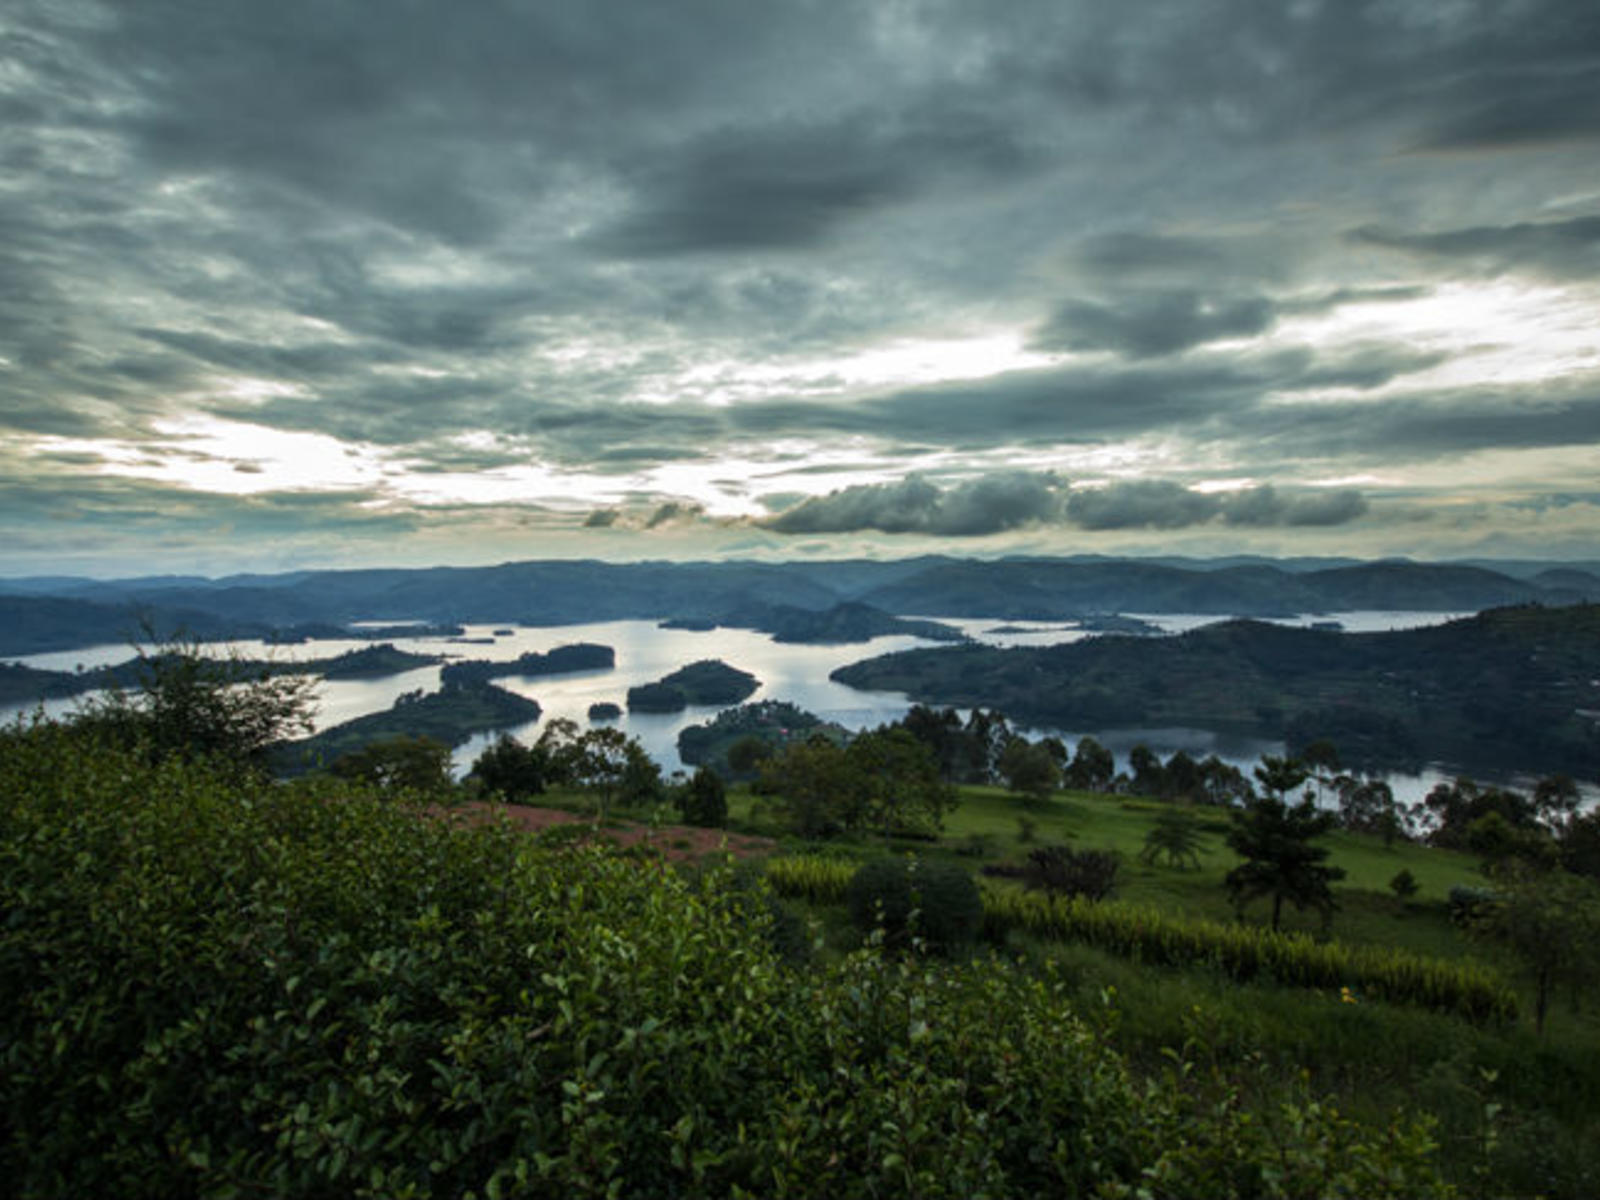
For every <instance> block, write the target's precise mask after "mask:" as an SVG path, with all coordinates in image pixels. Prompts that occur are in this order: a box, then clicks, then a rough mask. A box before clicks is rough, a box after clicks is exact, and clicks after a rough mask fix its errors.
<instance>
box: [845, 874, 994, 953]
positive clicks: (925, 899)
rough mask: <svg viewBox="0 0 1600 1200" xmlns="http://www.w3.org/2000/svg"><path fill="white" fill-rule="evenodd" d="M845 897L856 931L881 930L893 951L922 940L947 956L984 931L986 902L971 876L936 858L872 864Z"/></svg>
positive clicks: (856, 879) (855, 881)
mask: <svg viewBox="0 0 1600 1200" xmlns="http://www.w3.org/2000/svg"><path fill="white" fill-rule="evenodd" d="M845 898H846V900H847V901H848V902H849V905H850V916H851V919H852V920H854V921H855V923H856V928H858V929H860V930H862V931H863V932H870V931H871V930H874V929H878V928H881V929H882V930H883V935H884V942H885V944H886V945H888V946H890V947H895V948H899V947H904V946H906V945H908V944H910V942H911V941H912V940H913V939H919V938H920V939H921V940H922V941H923V942H924V943H925V944H926V945H927V947H928V948H929V949H930V950H933V951H935V952H938V953H949V952H950V951H953V950H957V949H959V948H960V947H962V946H965V945H966V944H967V943H969V942H971V941H972V939H973V937H974V936H975V935H976V934H977V932H978V930H979V929H981V928H982V927H983V897H982V896H981V895H980V894H979V892H978V885H977V884H975V883H973V882H972V876H970V875H968V874H967V873H966V872H965V871H964V870H962V869H961V868H960V867H958V866H956V865H955V864H954V863H949V862H940V861H938V860H937V859H935V860H931V861H930V860H926V859H919V858H916V857H914V856H907V857H905V858H875V859H872V860H871V861H870V862H866V863H863V864H862V865H861V867H860V868H859V869H858V870H857V871H856V873H855V875H854V876H853V877H852V878H851V880H850V887H849V890H848V891H847V892H846V896H845Z"/></svg>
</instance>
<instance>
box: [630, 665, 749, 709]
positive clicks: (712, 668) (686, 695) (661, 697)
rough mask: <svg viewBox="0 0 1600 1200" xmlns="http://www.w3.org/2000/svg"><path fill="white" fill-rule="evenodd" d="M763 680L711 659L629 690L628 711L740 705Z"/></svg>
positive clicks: (681, 668)
mask: <svg viewBox="0 0 1600 1200" xmlns="http://www.w3.org/2000/svg"><path fill="white" fill-rule="evenodd" d="M760 686H761V681H760V680H759V679H757V678H756V677H755V676H754V675H752V674H750V673H749V672H748V671H741V670H739V669H738V668H736V667H730V666H729V665H728V664H727V663H725V662H722V661H721V660H720V659H714V658H708V659H702V660H701V661H699V662H693V663H690V664H689V665H688V666H686V667H680V668H679V669H678V670H676V671H674V672H672V674H670V675H667V676H664V677H663V678H661V679H658V680H656V681H655V682H654V683H645V684H640V685H639V686H638V687H631V688H629V689H628V711H629V712H654V713H671V712H681V711H683V710H684V709H685V708H688V707H689V705H691V704H738V703H739V702H740V701H741V700H745V699H748V698H749V697H750V695H751V694H752V693H754V692H755V690H756V689H757V688H759V687H760Z"/></svg>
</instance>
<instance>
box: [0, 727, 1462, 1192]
mask: <svg viewBox="0 0 1600 1200" xmlns="http://www.w3.org/2000/svg"><path fill="white" fill-rule="evenodd" d="M908 873H909V868H908ZM923 873H924V868H923V867H921V866H919V867H918V868H917V872H916V874H917V876H918V877H919V879H918V885H919V888H920V887H922V886H923V885H924V883H925V882H927V881H925V880H923V879H921V878H920V876H922V875H923ZM927 875H928V876H929V878H930V879H931V878H932V877H933V876H934V872H932V871H931V870H928V871H927ZM758 897H759V893H754V894H753V893H751V892H749V891H748V890H746V889H741V888H737V887H733V886H729V884H728V877H727V875H726V873H725V872H719V871H711V872H707V873H705V874H703V875H690V874H686V873H685V874H680V873H678V872H676V871H674V870H672V869H671V868H669V867H666V866H663V865H661V864H657V863H641V862H640V861H639V860H636V859H627V858H622V857H619V856H616V855H614V854H612V853H610V852H607V851H605V850H602V849H598V848H579V849H568V850H563V851H559V852H556V851H545V850H541V849H539V848H537V847H536V846H534V845H533V844H532V843H531V842H530V840H529V839H527V838H526V837H525V836H523V835H521V834H518V833H516V832H515V831H514V830H513V829H512V828H511V827H510V826H509V825H489V826H472V827H457V826H456V825H453V824H452V823H450V822H448V821H446V820H441V819H429V818H426V817H425V816H424V815H423V813H422V811H421V810H419V809H416V808H412V807H410V806H407V805H403V804H395V803H393V802H384V801H381V800H379V799H376V798H371V797H367V796H365V795H363V794H362V792H361V788H360V786H359V785H339V786H337V787H336V786H334V785H333V784H331V783H329V782H328V781H326V780H323V781H315V780H312V781H302V782H297V783H293V784H289V785H279V786H273V785H269V784H267V783H265V782H263V781H257V780H254V779H252V778H250V777H248V776H240V774H239V773H238V772H236V771H222V770H219V769H218V768H217V766H216V765H215V764H208V763H201V764H185V763H183V762H182V761H179V760H168V761H165V762H162V763H151V762H150V761H148V760H147V759H143V758H140V757H137V756H134V755H130V754H126V753H122V752H119V751H117V750H115V749H114V748H108V747H106V746H103V745H102V746H95V745H93V744H92V743H90V742H87V741H86V740H85V739H83V738H80V737H75V736H74V735H72V734H71V732H70V731H61V730H58V729H55V728H53V727H45V728H43V729H35V730H27V731H18V730H15V729H13V730H10V731H7V730H0V912H3V913H4V914H5V920H4V922H0V1056H3V1057H0V1063H3V1067H0V1114H3V1116H0V1179H4V1180H5V1183H4V1185H3V1186H4V1190H5V1192H6V1194H7V1195H11V1196H16V1197H19V1200H32V1198H42V1197H55V1196H67V1195H83V1196H93V1195H106V1196H117V1197H122V1198H127V1200H141V1198H143V1197H163V1198H165V1197H175V1196H252V1195H271V1196H285V1197H294V1196H349V1197H352V1198H363V1197H431V1196H437V1197H457V1196H466V1195H469V1194H472V1195H477V1196H480V1197H493V1196H509V1195H519V1196H596V1195H621V1196H708V1197H715V1196H735V1195H747V1196H757V1195H759V1196H773V1197H817V1198H819V1200H820V1198H822V1197H828V1198H830V1200H832V1198H835V1197H839V1198H850V1197H864V1196H885V1195H910V1194H916V1195H920V1196H925V1197H929V1198H930V1200H933V1198H939V1197H964V1196H975V1195H986V1196H992V1197H996V1198H1004V1197H1011V1196H1018V1197H1020V1196H1038V1195H1091V1194H1092V1195H1102V1196H1107V1197H1128V1196H1133V1195H1136V1194H1153V1195H1162V1196H1178V1195H1225V1194H1251V1195H1262V1196H1287V1195H1297V1196H1298V1195H1335V1194H1337V1195H1359V1196H1372V1197H1388V1196H1419V1197H1426V1196H1433V1195H1439V1194H1441V1192H1442V1190H1443V1189H1442V1187H1441V1185H1440V1182H1439V1177H1438V1172H1437V1170H1436V1168H1435V1166H1434V1163H1433V1160H1432V1157H1431V1153H1430V1150H1429V1148H1428V1146H1427V1145H1426V1143H1425V1138H1424V1137H1423V1132H1422V1131H1421V1130H1420V1129H1419V1128H1418V1127H1417V1126H1415V1125H1413V1124H1411V1123H1409V1122H1402V1123H1399V1124H1397V1125H1395V1126H1393V1127H1392V1128H1388V1129H1367V1128H1363V1127H1361V1126H1358V1125H1355V1124H1353V1123H1352V1122H1350V1121H1348V1120H1346V1119H1344V1118H1342V1117H1340V1116H1339V1115H1338V1114H1336V1113H1334V1112H1333V1111H1332V1110H1331V1109H1330V1108H1329V1107H1327V1106H1326V1105H1325V1104H1323V1103H1321V1102H1319V1101H1317V1100H1316V1099H1315V1098H1314V1097H1312V1096H1310V1095H1309V1093H1307V1094H1306V1095H1304V1096H1300V1097H1294V1098H1292V1099H1294V1104H1293V1106H1292V1107H1291V1105H1290V1104H1289V1103H1288V1102H1287V1101H1286V1102H1285V1103H1284V1105H1283V1106H1282V1110H1281V1111H1279V1110H1278V1109H1277V1108H1274V1109H1273V1110H1272V1111H1271V1112H1266V1111H1264V1110H1262V1111H1257V1110H1256V1109H1253V1108H1251V1107H1250V1106H1249V1105H1248V1104H1245V1103H1238V1104H1227V1105H1210V1104H1206V1105H1199V1104H1195V1103H1193V1102H1192V1100H1191V1098H1190V1095H1189V1092H1188V1091H1187V1090H1186V1089H1185V1088H1184V1087H1183V1085H1182V1084H1181V1083H1180V1082H1173V1081H1169V1080H1166V1079H1163V1078H1154V1079H1150V1080H1148V1081H1146V1082H1144V1083H1137V1082H1135V1081H1134V1080H1133V1079H1131V1078H1130V1077H1129V1074H1128V1072H1127V1069H1126V1067H1125V1066H1124V1064H1123V1062H1122V1061H1121V1059H1119V1058H1118V1057H1117V1056H1116V1055H1115V1054H1114V1053H1112V1052H1111V1051H1110V1050H1109V1049H1108V1048H1107V1047H1106V1046H1105V1044H1104V1043H1103V1042H1102V1040H1101V1039H1100V1038H1099V1037H1098V1036H1097V1035H1096V1034H1095V1033H1094V1031H1093V1030H1092V1029H1090V1028H1089V1027H1088V1026H1087V1025H1086V1024H1085V1023H1084V1022H1083V1021H1081V1020H1080V1019H1079V1018H1078V1017H1076V1016H1075V1015H1074V1013H1073V1011H1072V1008H1071V1006H1070V1003H1069V1001H1068V999H1067V996H1066V993H1065V991H1064V989H1063V988H1062V986H1060V985H1059V983H1058V982H1056V981H1054V980H1052V979H1049V978H1045V979H1037V978H1031V977H1029V976H1027V975H1025V974H1024V973H1022V972H1020V971H1017V970H1015V969H1013V968H1011V967H1009V966H1008V965H1007V964H1005V963H1003V962H981V963H972V964H968V965H957V966H946V967H941V968H937V969H935V968H932V967H929V966H927V965H925V964H920V963H913V962H910V961H904V960H902V961H898V962H896V961H894V960H891V959H888V958H885V957H884V956H882V955H879V954H876V953H872V952H861V953H858V954H854V955H851V956H848V957H847V958H845V959H844V960H843V961H840V962H836V963H831V964H827V965H824V966H821V967H812V968H810V969H808V970H806V971H804V972H796V971H793V970H790V969H787V968H785V967H784V966H783V965H782V964H781V963H780V961H779V960H778V958H777V957H776V956H775V954H774V952H773V950H772V948H771V946H770V944H769V943H770V938H769V935H768V929H767V921H768V918H767V916H766V911H765V905H764V904H762V903H759V902H753V901H755V900H757V898H758ZM1187 1069H1188V1068H1187V1067H1186V1066H1185V1065H1184V1063H1183V1061H1182V1060H1181V1056H1180V1060H1179V1061H1178V1062H1177V1063H1176V1064H1175V1070H1174V1077H1175V1078H1176V1077H1178V1076H1180V1075H1181V1073H1182V1072H1183V1071H1186V1070H1187ZM1291 1121H1292V1123H1293V1136H1292V1137H1289V1138H1287V1139H1284V1138H1281V1137H1277V1136H1275V1135H1276V1133H1277V1131H1278V1130H1279V1129H1281V1127H1282V1125H1283V1123H1284V1122H1291Z"/></svg>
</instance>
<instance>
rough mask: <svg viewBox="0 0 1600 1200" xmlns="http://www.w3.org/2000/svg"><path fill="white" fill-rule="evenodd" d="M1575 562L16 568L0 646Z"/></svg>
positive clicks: (1077, 602) (1422, 590) (1552, 576)
mask: <svg viewBox="0 0 1600 1200" xmlns="http://www.w3.org/2000/svg"><path fill="white" fill-rule="evenodd" d="M1523 565H1524V566H1526V564H1523ZM1587 566H1588V565H1587V564H1585V565H1571V564H1546V566H1545V570H1544V572H1543V577H1542V578H1532V579H1530V578H1515V577H1513V576H1511V575H1509V574H1503V573H1500V572H1497V571H1493V570H1490V569H1488V568H1486V567H1483V566H1478V565H1470V564H1448V563H1445V564H1430V563H1412V562H1402V561H1383V562H1374V563H1352V564H1347V565H1338V566H1316V565H1314V564H1313V563H1308V562H1301V561H1299V560H1291V565H1280V564H1276V563H1273V562H1271V561H1268V560H1261V561H1253V560H1239V559H1233V560H1224V561H1223V562H1221V563H1220V564H1219V563H1206V564H1196V565H1184V566H1179V565H1172V564H1171V563H1170V562H1164V561H1156V560H1146V559H1087V558H1073V559H1067V558H1009V559H1000V560H995V561H981V560H970V559H955V558H944V557H936V556H930V557H925V558H913V559H902V560H895V561H891V562H874V561H868V560H859V561H857V560H847V561H838V562H818V563H793V562H791V563H756V562H698V563H696V562H685V563H669V562H641V563H604V562H598V561H592V560H550V561H537V562H517V563H503V564H500V565H498V566H491V567H431V568H420V569H399V568H395V569H363V570H351V571H309V572H308V571H301V572H290V573H287V574H285V575H282V576H268V575H246V576H232V577H228V578H224V579H218V580H200V581H195V580H192V579H189V578H187V577H172V576H165V577H154V578H151V579H148V580H138V579H135V580H117V581H94V580H80V581H67V580H60V579H46V580H19V581H13V582H12V583H10V584H4V583H0V654H5V655H19V654H30V653H37V652H41V651H46V650H60V649H70V648H72V647H76V646H83V645H89V644H93V643H96V642H119V641H127V640H129V639H130V638H131V637H132V636H133V635H134V634H136V633H137V632H138V629H139V625H140V621H141V619H148V620H149V622H150V623H151V624H153V625H154V626H155V627H156V628H157V629H158V630H161V631H164V632H165V631H171V630H174V629H178V628H182V629H185V630H187V631H188V632H190V633H192V634H195V635H198V636H201V637H222V636H229V635H232V636H262V635H265V634H268V633H271V632H273V631H275V630H279V629H283V628H286V627H289V626H294V625H302V624H309V623H315V622H324V623H334V624H340V623H344V622H350V621H359V620H384V619H397V620H398V619H411V620H429V621H454V622H504V623H515V624H525V625H564V624H574V623H581V622H592V621H604V620H624V619H646V620H663V619H668V618H677V619H701V620H712V621H715V620H717V619H719V618H722V617H724V616H726V615H727V614H728V613H729V612H730V611H735V610H737V609H739V608H740V607H748V608H750V609H753V610H760V609H768V608H778V607H784V608H790V609H801V610H810V611H815V612H822V611H825V610H829V609H833V608H836V607H838V606H840V605H845V604H856V603H859V604H864V605H868V606H871V607H872V608H876V609H881V610H883V611H884V612H886V613H889V614H894V615H916V616H925V617H940V616H949V617H959V616H981V617H995V618H1007V619H1023V618H1032V619H1045V620H1055V619H1068V618H1073V617H1078V616H1083V615H1086V614H1094V613H1107V612H1151V613H1159V612H1193V613H1207V614H1216V615H1219V616H1235V615H1237V616H1280V615H1286V614H1290V613H1305V612H1334V611H1341V610H1350V609H1360V608H1369V609H1411V610H1428V611H1442V612H1451V611H1461V612H1466V611H1477V610H1479V609H1482V608H1487V607H1493V606H1497V605H1506V604H1524V603H1541V604H1570V603H1574V602H1578V601H1583V600H1597V599H1600V574H1595V573H1593V572H1591V571H1589V570H1588V569H1586V568H1587ZM43 587H51V588H54V589H56V590H54V591H50V592H47V591H42V590H39V589H40V588H43Z"/></svg>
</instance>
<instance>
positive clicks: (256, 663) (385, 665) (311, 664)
mask: <svg viewBox="0 0 1600 1200" xmlns="http://www.w3.org/2000/svg"><path fill="white" fill-rule="evenodd" d="M442 661H444V660H443V658H442V657H441V656H440V655H437V654H413V653H411V652H410V651H407V650H400V649H397V648H396V647H395V646H394V645H392V644H390V643H388V642H384V643H382V644H380V645H376V646H363V647H362V648H361V649H359V650H349V651H346V652H345V653H343V654H336V655H333V656H331V657H328V658H308V659H303V660H301V661H298V662H297V661H294V660H293V659H276V658H272V659H254V658H238V659H230V660H228V662H227V666H228V669H229V671H230V672H232V673H233V674H235V675H236V676H239V677H241V678H245V677H248V678H257V679H260V678H265V677H271V676H276V675H319V676H321V677H322V678H323V679H379V678H382V677H383V676H385V675H398V674H400V673H401V672H402V671H411V670H415V669H416V668H418V667H431V666H433V665H434V664H435V663H439V662H442ZM152 665H153V664H152V663H151V662H150V661H149V659H148V658H145V657H137V656H136V657H134V658H130V659H128V660H127V661H126V662H121V663H116V664H114V665H112V666H109V667H97V668H95V669H94V670H90V671H47V670H40V669H38V668H35V667H24V666H21V665H19V664H15V663H0V704H30V703H33V702H35V701H38V700H54V699H62V698H65V697H68V696H78V695H82V694H83V693H85V692H92V691H98V690H100V689H102V688H110V687H119V688H136V687H139V686H140V685H141V683H142V682H143V680H144V678H145V676H146V675H147V674H148V672H149V670H150V668H151V666H152Z"/></svg>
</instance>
